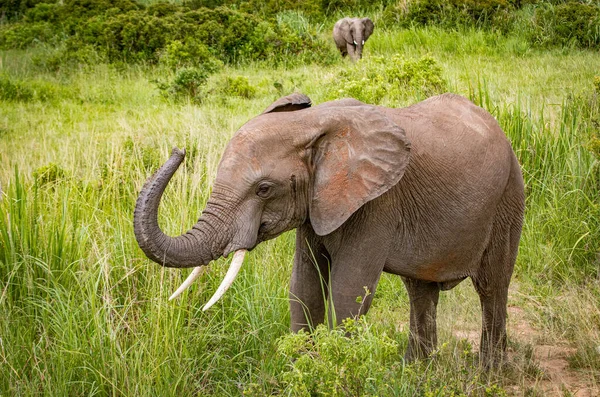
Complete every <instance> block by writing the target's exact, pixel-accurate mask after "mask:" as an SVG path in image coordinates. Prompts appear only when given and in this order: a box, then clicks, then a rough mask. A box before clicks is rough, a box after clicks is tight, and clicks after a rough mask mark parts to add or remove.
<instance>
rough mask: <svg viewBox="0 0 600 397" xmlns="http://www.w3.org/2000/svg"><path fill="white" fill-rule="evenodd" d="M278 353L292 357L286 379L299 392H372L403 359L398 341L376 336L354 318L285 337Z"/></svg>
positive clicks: (283, 378) (288, 388)
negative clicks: (340, 323)
mask: <svg viewBox="0 0 600 397" xmlns="http://www.w3.org/2000/svg"><path fill="white" fill-rule="evenodd" d="M346 332H348V333H350V334H351V335H352V336H351V337H349V338H348V337H346V336H345V335H346ZM278 352H279V353H280V354H283V355H284V356H285V357H286V358H287V360H288V361H289V364H288V365H289V367H288V369H287V370H286V371H285V372H283V373H282V374H281V381H282V382H283V383H284V384H285V385H286V393H289V394H290V395H293V396H305V395H320V396H348V395H364V394H365V393H367V394H371V393H372V392H373V391H375V390H377V389H378V387H379V386H378V385H381V384H383V383H385V380H386V378H387V376H389V375H388V374H389V372H390V369H391V368H394V364H397V363H398V361H399V356H398V343H397V342H396V341H394V340H393V339H391V338H390V337H388V336H387V335H386V334H385V333H384V334H380V335H375V334H374V333H373V332H372V331H371V329H370V328H369V326H368V325H367V323H366V322H364V320H358V321H357V320H352V319H348V320H345V321H344V327H343V328H336V329H334V330H331V331H330V330H329V329H328V328H327V326H325V325H323V324H321V325H319V326H317V327H316V328H315V329H314V330H313V332H312V333H311V334H308V333H306V332H304V331H301V332H299V333H297V334H289V335H286V336H283V337H282V338H280V339H279V341H278ZM382 382H383V383H382Z"/></svg>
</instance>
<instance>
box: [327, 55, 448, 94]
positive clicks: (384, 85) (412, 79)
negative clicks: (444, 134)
mask: <svg viewBox="0 0 600 397" xmlns="http://www.w3.org/2000/svg"><path fill="white" fill-rule="evenodd" d="M330 87H332V88H331V89H330V90H329V92H328V99H339V98H343V97H352V98H356V99H358V100H360V101H363V102H365V103H371V104H379V103H381V102H382V100H383V99H384V98H387V99H388V100H392V101H397V100H400V99H403V98H408V97H409V96H415V95H416V96H421V97H427V96H431V95H435V94H439V93H442V92H445V91H446V88H447V83H446V81H445V80H444V78H443V77H442V68H441V67H440V66H439V65H438V63H437V61H436V60H435V59H433V58H432V57H430V56H424V57H421V58H420V59H417V60H414V59H404V58H403V57H402V56H400V55H395V56H393V57H392V58H389V59H385V58H383V57H371V58H369V59H368V60H367V59H365V60H362V61H361V62H358V63H357V64H355V65H353V66H352V67H351V68H349V69H346V70H343V71H342V72H340V73H339V74H338V76H336V77H335V78H334V81H333V82H332V84H330Z"/></svg>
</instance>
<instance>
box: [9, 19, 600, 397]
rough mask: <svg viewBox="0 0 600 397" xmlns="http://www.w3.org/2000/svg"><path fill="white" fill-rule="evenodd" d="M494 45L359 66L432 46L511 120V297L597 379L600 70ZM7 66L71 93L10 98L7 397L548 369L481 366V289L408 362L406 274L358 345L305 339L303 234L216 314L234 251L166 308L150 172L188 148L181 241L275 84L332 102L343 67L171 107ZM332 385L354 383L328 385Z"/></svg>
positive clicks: (409, 42) (573, 57)
mask: <svg viewBox="0 0 600 397" xmlns="http://www.w3.org/2000/svg"><path fill="white" fill-rule="evenodd" d="M485 35H486V34H482V33H479V32H476V31H472V32H463V33H462V34H460V35H459V34H455V33H443V32H441V31H438V30H436V29H433V28H426V29H412V30H407V31H391V32H388V33H382V34H381V35H379V36H373V38H372V39H371V40H370V41H369V42H368V44H367V50H368V53H367V54H365V56H367V57H368V56H369V55H370V54H376V55H384V56H385V55H389V54H393V53H402V54H404V55H405V56H406V57H407V58H410V57H417V56H421V55H423V54H427V53H429V54H431V55H432V56H433V57H435V58H436V59H438V60H439V62H440V64H442V65H443V68H444V74H445V78H446V79H447V80H448V82H449V86H450V87H451V89H452V90H453V91H454V92H457V93H460V94H463V95H465V96H468V97H470V98H471V99H472V100H473V101H475V102H476V103H478V104H480V105H481V106H483V107H485V108H486V109H488V110H489V111H490V112H491V113H492V114H493V115H494V116H495V117H496V118H497V119H498V121H499V122H500V124H501V126H502V127H503V129H504V130H505V131H506V133H507V135H508V137H509V139H510V140H511V142H512V143H513V147H514V149H515V152H516V153H517V156H518V157H519V160H520V163H521V165H522V168H523V173H524V176H525V180H526V188H527V213H526V222H525V227H524V232H523V238H522V243H521V250H520V255H519V258H518V263H517V269H516V272H515V284H514V285H515V287H514V289H513V291H514V292H513V295H512V296H511V304H514V305H520V306H522V307H523V308H524V310H525V311H526V313H527V318H528V319H529V320H530V321H531V322H532V323H533V324H535V326H536V327H538V328H539V329H541V330H542V331H543V332H544V337H545V338H547V339H548V340H553V341H560V343H569V344H571V345H572V346H573V347H575V348H577V349H578V350H577V352H576V353H575V354H574V355H573V356H572V357H571V361H570V362H571V365H572V366H573V367H574V368H578V370H579V371H581V373H582V374H583V375H582V376H585V377H586V379H590V381H591V382H592V383H593V384H595V385H598V381H597V379H598V378H597V376H598V371H600V367H599V364H598V363H599V362H600V360H599V359H598V355H597V353H596V351H595V350H594V346H596V345H597V340H598V339H597V338H598V331H597V329H598V328H600V318H598V316H593V315H589V313H591V312H593V311H594V310H595V311H597V310H598V307H597V305H596V304H595V303H596V302H597V301H598V297H599V296H600V287H599V285H598V269H599V266H600V264H599V263H598V262H597V259H596V256H595V255H596V253H597V252H599V251H600V243H599V241H600V235H599V230H600V224H599V223H600V210H599V206H600V203H599V201H598V197H599V193H600V192H599V182H600V181H599V178H600V175H599V165H598V158H597V157H595V155H594V154H593V153H592V151H591V150H589V147H588V143H589V141H590V139H591V138H592V136H594V135H595V134H596V135H597V134H598V130H597V120H598V118H599V110H598V102H597V95H598V94H597V93H594V91H593V87H592V77H593V74H594V73H596V72H594V71H593V70H592V68H590V67H589V65H590V64H591V63H590V62H592V61H593V62H595V63H598V61H599V60H600V59H598V55H597V54H592V53H587V52H577V51H572V52H565V53H562V52H556V53H540V52H536V51H529V50H528V49H524V50H523V48H522V46H521V44H520V43H519V42H511V40H513V39H502V40H500V41H499V42H492V40H491V39H488V38H486V37H487V36H485ZM21 55H22V57H21ZM514 55H518V56H519V58H517V59H514V58H510V57H512V56H514ZM1 56H2V57H3V58H2V59H3V62H2V64H1V65H2V66H1V68H2V69H1V70H0V72H2V73H6V74H7V75H8V76H11V77H15V76H17V77H18V78H20V79H23V82H24V84H28V82H30V81H31V80H32V77H31V76H34V75H35V76H36V77H35V78H36V79H41V80H44V81H47V82H50V83H52V84H57V85H58V84H60V85H62V86H63V88H64V90H62V91H60V93H58V94H56V96H55V97H54V98H53V99H32V100H28V101H19V100H3V101H2V102H0V103H1V106H0V182H1V183H2V188H3V194H2V196H0V395H34V394H35V395H38V394H40V395H42V394H43V395H84V394H85V395H108V394H111V395H190V394H197V395H239V394H241V393H245V394H247V395H269V394H285V395H305V394H306V393H310V392H311V391H312V392H314V393H317V392H320V393H323V394H327V392H328V390H327V387H330V388H331V390H330V394H331V395H334V394H335V393H338V395H349V394H355V395H359V394H369V393H370V394H373V395H399V396H401V395H411V394H418V395H426V394H427V393H431V395H451V393H452V392H454V393H455V394H458V393H465V394H474V395H503V394H502V393H504V391H503V388H504V387H509V386H511V387H512V386H514V387H522V385H523V384H524V383H526V382H527V381H532V382H535V380H536V379H542V378H543V376H544V375H543V374H542V373H541V372H539V371H537V370H536V369H535V368H537V367H536V364H535V362H533V359H532V357H531V355H527V354H524V355H523V354H515V355H514V358H513V359H512V364H513V366H512V367H511V368H512V370H505V371H503V372H500V373H497V374H491V375H490V374H484V373H482V372H481V371H480V370H479V369H478V368H477V366H476V361H477V360H476V356H477V355H476V353H473V347H472V345H471V341H468V340H463V339H462V338H461V337H460V336H457V334H456V333H454V332H453V329H456V328H461V329H463V330H475V331H476V332H479V329H480V328H479V321H480V314H479V307H478V301H477V297H476V295H475V294H474V292H473V291H472V288H471V287H470V286H469V285H468V283H463V284H465V285H464V286H463V285H461V286H459V287H457V288H456V289H455V290H453V291H450V292H448V293H445V294H443V296H442V299H441V303H440V310H439V313H440V321H439V323H440V349H439V352H438V355H437V358H436V359H434V360H432V361H426V362H421V363H416V364H411V365H408V364H405V363H404V362H403V361H402V354H403V351H404V349H405V347H406V340H407V338H406V336H407V332H408V331H407V329H408V327H407V323H408V308H407V296H406V293H405V291H404V288H403V286H402V282H401V281H400V280H399V279H398V277H392V276H387V275H385V276H384V277H382V280H381V282H380V285H379V287H378V290H377V292H376V296H375V300H374V304H373V308H372V309H371V311H370V313H369V315H368V316H367V317H366V318H365V319H364V321H360V322H358V323H356V324H355V326H356V335H357V337H356V338H351V339H348V338H345V337H343V336H342V335H341V334H336V333H323V334H319V335H320V336H319V338H316V339H315V340H314V344H313V347H311V346H310V344H309V345H303V344H302V343H304V342H302V340H298V339H295V338H297V337H298V336H293V335H290V334H289V332H288V325H289V313H288V302H287V289H288V286H287V285H288V280H289V274H290V271H291V264H292V260H293V249H294V233H293V232H290V233H286V234H285V235H283V236H281V237H279V238H278V239H276V240H273V241H269V242H266V243H263V244H262V245H261V246H259V247H258V248H257V249H256V250H254V251H253V252H252V253H251V254H250V255H249V257H248V259H247V261H246V263H245V265H244V268H243V269H242V272H241V274H240V276H239V277H238V279H237V280H236V282H235V283H234V285H233V287H232V288H231V290H230V291H229V292H228V293H227V294H226V295H225V297H224V298H223V299H222V300H221V301H220V302H219V304H218V305H217V306H215V307H214V308H213V309H211V310H210V311H209V312H207V313H204V312H202V311H201V310H200V308H201V306H202V305H201V302H205V301H206V300H208V298H209V297H210V296H211V295H212V292H213V291H214V290H215V289H216V288H217V286H218V284H219V283H220V281H221V279H222V276H223V275H224V273H225V271H226V260H224V259H221V260H218V261H216V262H215V263H213V264H211V265H210V271H209V272H207V273H206V274H205V275H204V276H202V278H201V279H200V282H199V283H197V284H196V285H195V286H193V287H192V288H191V289H190V290H189V292H187V293H186V294H184V295H183V296H182V297H181V298H180V299H179V300H177V301H175V302H168V301H167V297H168V296H169V294H170V293H171V292H172V291H173V290H174V289H175V288H176V287H177V286H178V285H179V283H181V282H182V281H183V279H184V278H185V276H186V275H187V271H179V270H172V269H163V268H161V267H159V266H156V265H154V264H153V263H151V262H150V261H149V260H147V259H146V258H145V257H144V255H143V253H142V252H141V251H140V250H139V248H138V247H137V244H136V242H135V238H134V236H133V233H132V217H133V207H134V204H135V199H136V197H137V194H138V192H139V190H140V188H141V186H142V184H143V182H144V181H145V179H146V178H147V177H148V176H149V175H150V174H151V173H152V172H153V171H154V170H155V169H156V168H157V167H158V166H159V165H160V164H161V163H162V162H163V161H164V160H166V158H167V157H168V154H169V151H170V149H171V147H172V146H180V147H182V146H185V147H186V148H187V149H188V153H189V154H188V158H187V159H186V162H185V163H184V165H183V167H182V169H181V170H179V171H178V173H177V174H176V176H175V177H174V179H173V181H172V183H171V184H170V185H169V187H168V189H167V191H166V193H165V198H164V199H163V203H162V205H161V209H160V222H161V226H162V227H163V229H164V230H165V231H166V232H167V233H170V234H179V233H181V232H183V231H185V230H186V229H187V228H188V227H190V226H191V225H192V224H193V223H194V222H195V221H196V219H197V217H198V215H199V214H200V212H201V210H202V208H203V206H204V203H205V202H206V200H207V197H208V194H209V191H210V184H211V183H212V180H213V179H214V174H215V170H216V167H217V164H218V161H219V158H220V155H221V153H222V150H223V148H224V146H225V145H226V143H227V141H228V140H229V138H230V137H231V135H232V134H233V133H234V132H235V130H237V128H239V126H240V125H242V124H243V123H244V122H245V121H246V120H248V119H250V118H251V117H253V115H255V114H258V113H259V112H260V111H262V110H263V109H264V108H265V107H266V106H267V105H268V104H269V103H271V102H272V101H273V100H274V99H276V98H277V97H278V96H279V95H281V93H284V94H285V93H288V92H290V91H293V90H301V91H303V92H305V93H306V94H308V95H309V96H310V97H311V98H312V99H313V102H315V103H320V102H321V101H322V100H323V98H324V97H325V96H326V95H327V87H326V86H325V84H326V82H327V81H329V79H330V77H331V75H332V74H334V73H336V72H337V71H338V70H339V68H343V67H347V66H348V65H347V64H346V61H343V60H340V61H339V62H338V63H336V64H335V65H333V66H332V67H321V66H304V67H296V68H294V69H292V70H286V69H285V68H279V69H270V68H267V67H265V65H264V64H261V65H260V68H259V67H257V66H256V65H254V66H252V65H250V66H247V67H245V68H243V69H234V68H227V69H226V70H225V72H223V74H222V75H217V76H215V77H214V78H215V79H217V80H215V81H218V79H219V78H222V77H223V76H224V75H227V74H241V75H245V76H247V77H248V79H249V81H250V82H251V84H253V85H254V86H255V87H256V89H257V94H256V96H255V97H254V98H253V99H244V98H238V97H225V96H222V95H221V96H219V95H213V96H209V97H207V98H206V100H205V101H204V102H203V103H202V104H201V105H198V106H196V105H192V104H189V103H185V102H184V103H171V102H167V101H165V100H163V99H161V97H160V95H158V93H157V92H156V90H155V88H154V86H153V85H152V83H150V80H152V79H153V78H155V77H156V74H159V73H161V71H160V70H156V69H150V70H148V69H144V68H141V67H137V68H130V69H128V68H125V69H124V70H117V69H115V68H112V67H108V66H104V65H99V66H97V67H92V68H89V69H84V70H79V71H70V72H68V73H67V72H65V73H64V74H61V73H58V74H56V73H49V72H40V70H39V69H36V66H35V65H33V64H32V63H31V62H29V61H27V60H26V59H27V57H28V56H29V55H28V53H25V54H19V53H15V52H9V53H3V54H1ZM24 59H25V60H24ZM515 65H518V70H521V71H522V72H521V73H515ZM531 70H534V71H535V72H531ZM274 82H278V83H279V86H277V85H275V84H274ZM541 82H542V83H541ZM410 102H414V98H408V100H407V103H406V104H408V103H410ZM385 104H386V105H389V106H398V105H404V103H402V104H398V103H385ZM531 302H536V303H535V304H533V305H532V304H531ZM575 322H578V323H579V324H580V325H581V326H580V327H574V326H573V323H575ZM509 334H510V335H511V336H512V334H511V328H510V326H509ZM511 339H512V338H511ZM513 341H514V342H513V345H514V346H515V349H517V351H518V352H520V351H521V350H523V349H522V348H521V347H520V345H519V341H518V339H517V338H516V337H515V338H514V339H513ZM311 343H312V342H311ZM327 346H330V347H331V346H334V347H335V349H327ZM294 348H296V349H301V348H305V349H307V351H308V352H307V353H306V354H303V355H298V353H297V352H296V351H295V350H294ZM310 349H313V350H310ZM524 350H526V349H524ZM299 357H304V358H302V359H300V358H299ZM319 369H322V372H318V371H317V370H319ZM359 369H360V370H361V371H363V372H361V373H358V372H356V371H358V370H359ZM353 371H354V372H353ZM336 379H337V381H338V382H339V379H345V381H344V382H342V383H343V384H339V383H338V386H331V385H333V384H334V383H331V382H334V381H335V380H336ZM369 379H371V380H369ZM372 379H375V380H376V381H373V380H372ZM327 385H329V386H327ZM334 390H337V391H335V392H334ZM523 390H525V389H523ZM534 391H535V390H534ZM303 393H304V394H303ZM523 393H525V391H523Z"/></svg>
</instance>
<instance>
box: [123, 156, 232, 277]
mask: <svg viewBox="0 0 600 397" xmlns="http://www.w3.org/2000/svg"><path fill="white" fill-rule="evenodd" d="M184 158H185V150H180V149H177V148H174V149H173V151H172V152H171V157H170V158H169V160H168V161H167V162H166V163H165V164H164V165H163V166H162V167H161V168H160V169H159V170H158V171H157V172H156V173H155V174H154V175H153V176H152V177H151V178H150V179H148V181H147V182H146V183H145V184H144V187H143V188H142V191H141V192H140V195H139V197H138V200H137V203H136V206H135V212H134V215H133V228H134V232H135V237H136V240H137V242H138V244H139V246H140V248H141V249H142V251H144V253H145V254H146V256H147V257H148V258H150V259H151V260H153V261H154V262H156V263H158V264H160V265H163V266H166V267H194V266H200V265H206V264H208V263H209V262H210V261H211V260H213V259H215V258H218V257H219V256H221V254H222V252H212V251H214V250H215V248H214V247H215V244H210V243H209V241H211V239H208V238H207V237H208V236H209V235H210V229H209V228H210V224H209V222H207V220H206V219H203V218H205V217H204V216H202V217H200V219H199V220H198V223H196V225H195V226H194V227H193V228H192V229H190V230H189V231H187V232H186V233H184V234H182V235H180V236H178V237H170V236H167V235H166V234H164V233H163V232H162V230H161V229H160V227H159V225H158V206H159V204H160V200H161V197H162V194H163V192H164V190H165V188H166V187H167V184H168V183H169V181H170V179H171V177H172V176H173V174H174V173H175V171H176V170H177V168H178V167H179V165H180V164H181V162H182V161H183V159H184ZM213 240H214V237H213Z"/></svg>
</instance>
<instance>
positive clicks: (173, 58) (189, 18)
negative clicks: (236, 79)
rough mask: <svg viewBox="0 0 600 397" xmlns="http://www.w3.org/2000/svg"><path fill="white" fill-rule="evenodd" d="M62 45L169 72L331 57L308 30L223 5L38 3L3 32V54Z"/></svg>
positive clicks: (122, 0) (100, 0)
mask: <svg viewBox="0 0 600 397" xmlns="http://www.w3.org/2000/svg"><path fill="white" fill-rule="evenodd" d="M286 4H287V3H286ZM290 4H291V3H290ZM307 4H310V2H307ZM240 8H241V9H243V7H240ZM249 11H250V10H249ZM59 43H61V44H62V45H66V47H68V48H69V51H71V52H77V51H78V50H79V49H80V48H85V47H92V48H93V49H94V50H95V51H96V52H97V53H98V54H101V57H104V58H105V59H107V60H108V61H109V62H149V63H156V62H158V61H160V60H161V59H162V58H163V57H165V62H166V63H167V64H168V65H169V66H170V67H172V68H178V67H182V66H197V65H198V64H203V65H204V66H205V67H208V66H207V65H208V64H212V65H217V64H218V62H215V60H217V59H218V60H220V61H222V62H226V63H236V62H240V61H260V60H267V59H269V61H270V62H271V63H273V62H274V63H280V62H283V61H286V62H288V61H291V62H298V61H301V62H307V61H308V62H322V59H325V60H326V61H325V62H328V61H329V60H330V59H331V58H330V57H327V56H323V55H324V54H327V52H328V51H330V46H329V45H328V43H326V42H325V41H324V40H323V39H321V38H320V37H319V35H318V34H317V33H316V32H314V31H313V30H312V29H303V30H302V31H296V30H294V28H292V27H290V26H288V25H287V24H286V23H285V22H280V23H278V22H277V21H275V20H273V19H264V18H260V17H258V16H256V15H254V14H250V13H245V12H243V11H239V10H234V9H231V8H227V7H217V8H214V9H209V8H198V9H194V10H191V9H190V8H189V7H186V6H182V5H177V4H163V3H158V4H154V5H152V6H150V7H143V6H141V5H140V4H138V3H135V2H132V1H129V0H119V1H117V2H111V1H108V0H68V1H65V2H64V4H63V3H59V4H38V5H37V6H35V7H34V8H32V9H30V10H29V11H28V12H27V14H26V17H25V18H24V20H23V21H22V22H19V23H15V24H8V25H6V26H4V27H0V49H13V48H27V47H30V46H32V45H38V44H50V45H57V44H59Z"/></svg>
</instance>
